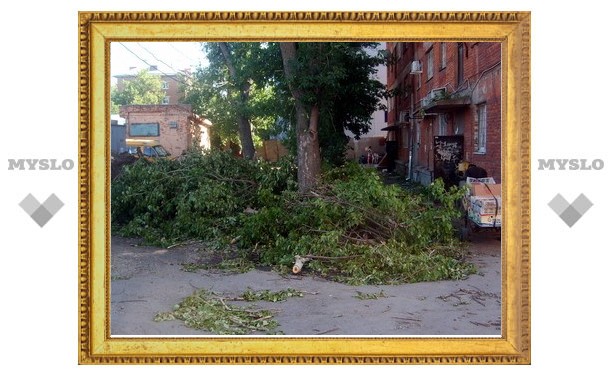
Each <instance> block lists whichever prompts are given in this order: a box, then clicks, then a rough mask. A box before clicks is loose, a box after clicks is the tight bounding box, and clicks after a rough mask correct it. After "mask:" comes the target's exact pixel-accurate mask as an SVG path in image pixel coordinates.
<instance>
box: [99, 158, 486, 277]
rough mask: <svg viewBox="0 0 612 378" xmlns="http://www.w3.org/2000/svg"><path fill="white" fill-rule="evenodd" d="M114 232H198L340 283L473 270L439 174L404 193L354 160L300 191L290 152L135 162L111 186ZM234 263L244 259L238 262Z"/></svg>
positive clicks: (167, 239) (161, 235)
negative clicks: (277, 156)
mask: <svg viewBox="0 0 612 378" xmlns="http://www.w3.org/2000/svg"><path fill="white" fill-rule="evenodd" d="M111 189H112V191H111V195H112V206H111V210H112V212H111V216H112V218H111V219H112V222H113V226H114V228H115V229H116V230H117V232H120V233H121V234H124V235H127V236H138V237H143V238H145V239H146V240H147V241H149V242H152V243H156V244H161V245H168V244H171V243H174V242H176V241H177V240H184V239H193V238H195V239H198V240H211V241H217V242H218V243H221V244H223V243H225V244H228V243H230V241H231V242H232V243H237V244H236V246H237V247H238V248H240V249H241V251H242V257H243V258H248V259H250V260H252V261H254V262H255V263H257V264H263V265H269V266H284V267H290V266H292V265H293V262H294V259H295V256H296V255H300V256H312V259H311V260H310V261H309V262H308V263H307V265H306V267H305V268H306V270H305V271H306V272H308V271H312V272H316V273H317V274H320V275H323V276H326V277H329V278H331V279H335V280H338V281H342V282H346V283H349V284H395V283H403V282H417V281H432V280H441V279H460V278H462V277H465V276H466V275H467V274H471V273H473V272H474V267H473V266H471V265H469V264H465V263H463V262H462V259H463V255H464V252H465V249H464V248H463V246H462V245H461V244H460V243H459V241H458V240H457V239H456V233H455V229H454V227H453V222H454V221H456V220H457V219H458V217H459V216H460V211H459V209H458V207H457V206H456V203H457V201H458V200H459V199H460V198H461V197H462V196H463V191H462V190H460V189H457V188H451V189H449V190H446V189H445V188H444V184H443V182H442V181H441V180H438V181H436V182H434V183H433V184H432V185H430V186H428V187H426V188H424V189H423V190H422V192H421V193H419V194H413V193H410V192H408V191H406V190H404V189H402V188H401V187H399V186H397V185H385V184H383V182H382V180H381V179H380V176H379V175H378V173H377V172H376V171H375V170H371V169H364V168H363V167H361V166H359V165H358V164H355V163H348V164H345V165H343V166H342V167H338V168H331V169H328V170H327V171H326V172H325V173H324V175H323V177H322V179H321V184H320V185H319V186H318V187H317V188H314V189H313V190H311V191H310V192H308V193H307V194H304V195H300V194H298V192H297V185H296V167H295V165H294V164H293V162H292V161H290V160H282V161H280V162H278V163H274V164H272V163H267V162H257V161H248V160H244V159H238V158H235V157H233V156H231V155H230V154H228V153H223V152H215V151H212V152H207V153H204V154H202V153H190V154H188V155H187V156H185V157H184V158H183V159H181V160H178V161H159V162H153V163H150V162H146V161H142V162H141V161H139V162H137V163H136V164H134V165H132V166H129V167H127V169H126V171H125V172H124V173H123V174H122V175H121V176H120V177H119V178H118V179H117V180H115V181H113V184H112V188H111ZM243 265H244V264H243Z"/></svg>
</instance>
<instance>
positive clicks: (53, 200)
mask: <svg viewBox="0 0 612 378" xmlns="http://www.w3.org/2000/svg"><path fill="white" fill-rule="evenodd" d="M42 205H43V206H44V207H45V209H47V210H49V213H51V215H55V213H57V212H58V211H59V209H61V208H62V206H64V203H63V202H62V201H60V199H59V198H58V197H57V196H56V195H55V194H51V195H50V196H49V198H47V200H46V201H45V202H44V203H43V204H42Z"/></svg>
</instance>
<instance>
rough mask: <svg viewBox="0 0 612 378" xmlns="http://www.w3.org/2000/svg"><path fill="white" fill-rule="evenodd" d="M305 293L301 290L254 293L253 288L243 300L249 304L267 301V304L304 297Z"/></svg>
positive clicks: (242, 296)
mask: <svg viewBox="0 0 612 378" xmlns="http://www.w3.org/2000/svg"><path fill="white" fill-rule="evenodd" d="M303 296H304V293H302V292H301V291H299V290H295V289H292V288H288V289H285V290H279V291H270V290H267V289H266V290H260V291H254V290H253V289H251V288H248V289H247V290H246V291H245V292H244V293H242V295H241V296H240V298H241V299H243V300H245V301H247V302H255V301H267V302H283V301H286V300H287V299H288V298H294V297H303Z"/></svg>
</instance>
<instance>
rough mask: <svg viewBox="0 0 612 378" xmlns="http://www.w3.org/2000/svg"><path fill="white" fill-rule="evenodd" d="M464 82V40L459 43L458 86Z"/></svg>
mask: <svg viewBox="0 0 612 378" xmlns="http://www.w3.org/2000/svg"><path fill="white" fill-rule="evenodd" d="M461 84H463V42H459V43H458V44H457V86H458V87H459V86H460V85H461Z"/></svg>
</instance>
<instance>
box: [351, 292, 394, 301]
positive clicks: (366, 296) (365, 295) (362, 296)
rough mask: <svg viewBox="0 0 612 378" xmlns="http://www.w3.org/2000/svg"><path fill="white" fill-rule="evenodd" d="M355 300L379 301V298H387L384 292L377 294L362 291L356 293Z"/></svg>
mask: <svg viewBox="0 0 612 378" xmlns="http://www.w3.org/2000/svg"><path fill="white" fill-rule="evenodd" d="M354 297H355V298H357V299H361V300H367V299H379V298H387V294H385V292H384V290H381V291H380V292H378V293H364V292H362V291H358V292H357V295H355V296H354Z"/></svg>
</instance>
